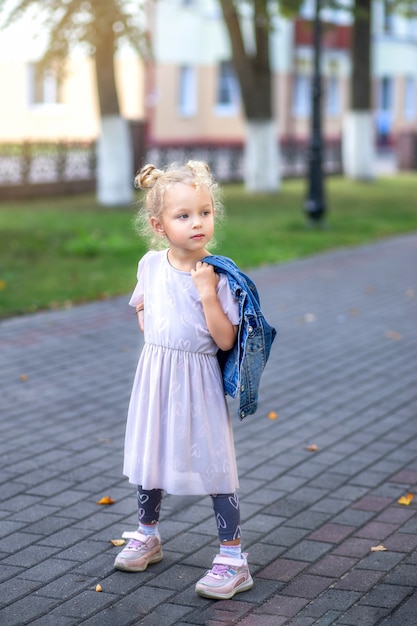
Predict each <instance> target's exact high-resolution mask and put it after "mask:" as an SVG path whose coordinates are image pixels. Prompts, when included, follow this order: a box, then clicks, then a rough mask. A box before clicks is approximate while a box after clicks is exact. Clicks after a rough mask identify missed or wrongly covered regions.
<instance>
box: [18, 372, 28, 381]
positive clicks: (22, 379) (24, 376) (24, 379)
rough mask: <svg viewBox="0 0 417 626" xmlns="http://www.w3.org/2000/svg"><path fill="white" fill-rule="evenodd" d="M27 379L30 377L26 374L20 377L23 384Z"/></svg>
mask: <svg viewBox="0 0 417 626" xmlns="http://www.w3.org/2000/svg"><path fill="white" fill-rule="evenodd" d="M27 379H28V377H27V376H26V374H22V375H21V376H20V380H21V381H22V382H24V383H25V382H26V381H27Z"/></svg>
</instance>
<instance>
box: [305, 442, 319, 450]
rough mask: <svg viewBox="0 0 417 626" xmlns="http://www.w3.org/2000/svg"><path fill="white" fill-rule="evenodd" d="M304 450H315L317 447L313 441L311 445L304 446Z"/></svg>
mask: <svg viewBox="0 0 417 626" xmlns="http://www.w3.org/2000/svg"><path fill="white" fill-rule="evenodd" d="M304 450H308V451H309V452H317V450H318V447H317V446H316V444H315V443H313V444H312V445H311V446H306V447H305V448H304Z"/></svg>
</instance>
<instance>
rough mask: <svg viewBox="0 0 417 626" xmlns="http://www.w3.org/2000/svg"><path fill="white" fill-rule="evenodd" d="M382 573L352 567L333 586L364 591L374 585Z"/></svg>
mask: <svg viewBox="0 0 417 626" xmlns="http://www.w3.org/2000/svg"><path fill="white" fill-rule="evenodd" d="M383 575H384V573H383V572H379V571H370V570H360V569H354V570H353V571H351V572H349V573H348V574H346V576H344V577H343V579H342V580H340V581H338V582H337V583H336V584H335V586H334V588H335V589H347V590H349V591H360V592H362V593H364V592H365V591H368V590H369V589H371V588H372V587H374V586H375V585H376V583H377V582H378V580H380V579H381V578H382V576H383Z"/></svg>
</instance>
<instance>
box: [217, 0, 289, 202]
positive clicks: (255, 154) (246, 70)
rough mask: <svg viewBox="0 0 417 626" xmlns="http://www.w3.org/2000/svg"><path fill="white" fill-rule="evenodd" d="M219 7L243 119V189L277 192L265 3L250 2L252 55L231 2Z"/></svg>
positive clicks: (227, 0) (264, 0)
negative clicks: (251, 4)
mask: <svg viewBox="0 0 417 626" xmlns="http://www.w3.org/2000/svg"><path fill="white" fill-rule="evenodd" d="M220 4H221V7H222V12H223V18H224V22H225V25H226V28H227V31H228V33H229V39H230V45H231V49H232V62H233V66H234V68H235V72H236V75H237V78H238V81H239V85H240V91H241V96H242V103H243V108H244V113H245V118H246V129H247V133H246V144H245V184H246V188H247V189H248V190H250V191H260V192H264V191H276V190H277V189H278V187H279V183H280V171H279V157H278V155H279V145H278V137H277V134H276V128H275V124H274V119H273V103H272V84H273V82H272V73H271V67H270V54H269V17H268V8H267V5H268V1H267V0H256V1H255V2H253V11H254V15H253V34H254V41H255V52H254V54H250V53H248V52H247V50H246V48H245V42H244V39H243V34H242V28H241V24H240V20H239V16H238V13H237V11H236V7H235V6H234V3H233V1H232V0H220Z"/></svg>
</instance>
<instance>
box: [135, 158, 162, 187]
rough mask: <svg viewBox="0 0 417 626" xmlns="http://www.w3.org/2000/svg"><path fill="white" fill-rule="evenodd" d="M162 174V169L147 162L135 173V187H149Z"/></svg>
mask: <svg viewBox="0 0 417 626" xmlns="http://www.w3.org/2000/svg"><path fill="white" fill-rule="evenodd" d="M162 174H163V172H162V170H158V169H157V168H156V167H155V165H152V164H151V163H148V164H147V165H144V166H143V167H142V168H141V169H140V170H139V172H138V173H137V174H136V177H135V187H137V188H138V189H150V188H151V187H153V186H154V184H155V183H156V181H157V180H158V178H159V177H160V176H161V175H162Z"/></svg>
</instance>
